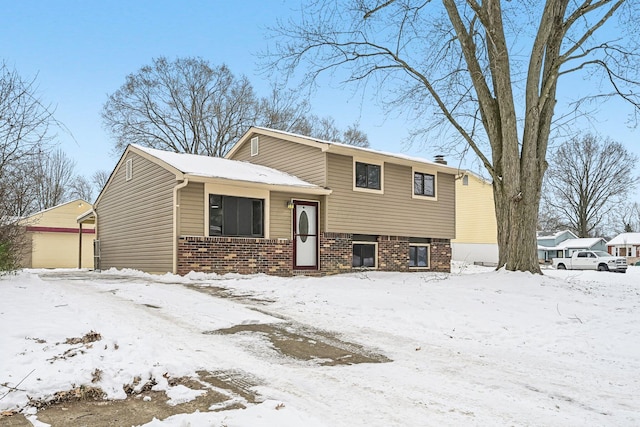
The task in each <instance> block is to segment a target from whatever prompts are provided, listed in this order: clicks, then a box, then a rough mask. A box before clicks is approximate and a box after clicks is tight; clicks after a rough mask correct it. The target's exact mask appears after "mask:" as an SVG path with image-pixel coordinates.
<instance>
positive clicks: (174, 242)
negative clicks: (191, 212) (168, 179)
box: [173, 178, 189, 274]
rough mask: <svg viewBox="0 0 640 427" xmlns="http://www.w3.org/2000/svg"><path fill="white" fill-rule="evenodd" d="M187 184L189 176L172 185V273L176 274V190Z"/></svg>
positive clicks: (178, 206)
mask: <svg viewBox="0 0 640 427" xmlns="http://www.w3.org/2000/svg"><path fill="white" fill-rule="evenodd" d="M188 184H189V178H185V179H184V180H183V181H182V182H181V183H180V184H176V186H175V187H173V274H178V209H179V208H180V205H179V204H178V190H180V189H181V188H184V187H186V186H187V185H188Z"/></svg>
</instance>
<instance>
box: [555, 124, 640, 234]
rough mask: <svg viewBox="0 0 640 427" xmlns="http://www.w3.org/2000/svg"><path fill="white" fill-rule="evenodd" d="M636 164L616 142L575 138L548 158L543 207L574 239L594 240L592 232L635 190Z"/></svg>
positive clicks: (582, 137)
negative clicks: (574, 235) (590, 238)
mask: <svg viewBox="0 0 640 427" xmlns="http://www.w3.org/2000/svg"><path fill="white" fill-rule="evenodd" d="M637 162H638V158H637V157H636V156H634V155H633V154H631V153H630V152H629V151H628V150H627V149H625V147H624V146H623V145H622V144H620V143H619V142H615V141H612V140H610V139H605V140H602V141H601V140H600V139H598V137H596V136H595V135H592V134H586V135H582V136H576V137H575V138H573V139H571V140H570V141H568V142H566V143H564V144H562V145H560V146H559V147H558V148H557V149H556V150H555V151H554V153H553V156H551V162H550V163H549V169H548V171H547V175H546V177H545V181H544V186H543V188H544V191H543V205H547V206H548V209H549V210H551V211H552V212H555V213H556V215H557V216H558V221H559V223H560V224H562V225H563V226H564V227H566V228H568V229H570V230H571V231H573V232H574V233H576V234H577V235H578V237H595V236H593V232H594V230H595V229H596V228H597V227H598V226H599V225H600V224H602V223H603V222H604V220H605V219H606V218H607V216H608V215H609V214H611V213H612V210H613V209H616V208H619V207H621V206H622V205H623V202H624V201H625V199H626V196H627V195H628V194H629V192H631V191H633V190H634V189H635V187H636V179H635V177H634V176H633V169H634V168H635V166H636V164H637ZM619 215H622V213H619Z"/></svg>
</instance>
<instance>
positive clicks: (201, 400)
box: [0, 371, 263, 427]
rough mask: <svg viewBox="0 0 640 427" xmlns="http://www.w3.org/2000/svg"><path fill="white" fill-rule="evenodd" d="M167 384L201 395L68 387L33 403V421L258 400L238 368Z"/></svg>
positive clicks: (92, 420) (137, 416)
mask: <svg viewBox="0 0 640 427" xmlns="http://www.w3.org/2000/svg"><path fill="white" fill-rule="evenodd" d="M168 382H169V385H170V386H171V387H176V386H184V387H187V388H189V389H191V390H200V391H202V393H203V394H201V395H200V396H198V397H196V398H195V399H193V400H190V401H188V402H182V403H177V404H173V403H172V402H171V400H170V399H169V397H168V396H167V394H166V393H165V392H164V391H153V390H151V386H150V387H142V390H141V392H140V393H135V392H133V391H132V390H133V388H130V389H129V390H126V391H128V396H127V398H126V399H124V400H103V399H102V393H89V394H83V393H81V392H79V391H78V390H76V389H74V390H70V391H66V392H58V393H56V395H55V396H54V397H53V398H52V399H50V400H48V401H43V402H40V403H39V404H37V405H34V406H36V407H40V408H41V409H39V411H38V413H37V418H38V421H41V422H44V423H47V424H50V425H51V426H53V427H57V426H68V427H82V426H125V425H140V424H145V423H148V422H150V421H152V420H153V419H154V418H157V419H160V420H163V419H165V418H168V417H170V416H172V415H176V414H190V413H193V412H195V411H201V412H206V411H221V410H227V409H241V408H245V407H246V405H247V404H254V403H259V402H261V401H262V400H263V399H262V398H261V397H260V395H258V394H257V393H256V392H255V391H254V390H253V388H254V387H255V386H256V385H258V381H255V380H254V379H253V378H252V377H250V376H248V375H246V374H245V373H242V372H232V371H215V372H207V371H200V372H198V377H197V378H170V379H168ZM0 425H2V426H9V427H23V426H31V423H30V422H29V421H28V420H27V419H26V418H25V417H24V416H22V415H21V414H12V415H10V414H6V416H0Z"/></svg>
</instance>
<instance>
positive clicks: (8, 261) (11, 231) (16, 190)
mask: <svg viewBox="0 0 640 427" xmlns="http://www.w3.org/2000/svg"><path fill="white" fill-rule="evenodd" d="M53 125H57V122H56V121H55V119H54V118H53V115H52V110H51V109H50V108H49V107H48V106H46V105H44V104H43V103H42V101H41V100H40V99H39V98H38V96H37V87H36V85H35V79H33V80H25V79H23V78H22V77H21V76H20V75H19V74H18V72H17V71H15V70H13V69H10V68H9V67H7V65H6V64H5V63H4V62H2V63H0V271H7V270H13V269H15V268H17V267H18V266H19V263H20V260H21V259H22V252H23V249H24V245H25V241H24V239H23V237H24V230H23V227H21V226H20V225H19V224H18V219H19V216H21V215H24V214H26V213H29V211H30V210H31V209H32V207H33V200H32V199H31V195H30V192H29V188H30V187H29V186H28V185H27V183H28V182H29V181H28V179H29V178H30V174H29V168H28V166H27V164H28V163H29V162H30V161H32V159H33V157H34V156H36V155H38V154H39V153H42V152H44V151H45V150H46V149H47V144H48V143H49V141H50V133H49V130H50V128H51V127H52V126H53Z"/></svg>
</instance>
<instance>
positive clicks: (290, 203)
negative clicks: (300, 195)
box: [287, 200, 293, 209]
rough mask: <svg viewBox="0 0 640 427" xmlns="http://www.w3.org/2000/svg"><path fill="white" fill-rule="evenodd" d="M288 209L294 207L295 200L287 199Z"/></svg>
mask: <svg viewBox="0 0 640 427" xmlns="http://www.w3.org/2000/svg"><path fill="white" fill-rule="evenodd" d="M287 209H293V200H289V201H287Z"/></svg>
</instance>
